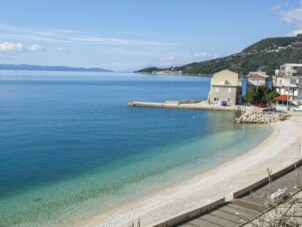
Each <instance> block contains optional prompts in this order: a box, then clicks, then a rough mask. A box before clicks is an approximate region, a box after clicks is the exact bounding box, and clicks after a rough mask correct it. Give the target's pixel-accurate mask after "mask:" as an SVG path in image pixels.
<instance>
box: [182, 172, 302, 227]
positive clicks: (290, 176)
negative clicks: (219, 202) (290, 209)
mask: <svg viewBox="0 0 302 227" xmlns="http://www.w3.org/2000/svg"><path fill="white" fill-rule="evenodd" d="M297 179H299V180H300V182H301V183H302V181H301V180H302V167H301V166H300V167H299V168H298V178H297V177H296V171H295V170H293V171H291V172H289V173H287V174H285V175H283V176H281V177H279V178H278V179H276V180H274V181H273V182H272V184H271V194H272V193H274V192H276V191H277V190H278V189H283V188H287V190H286V193H287V194H288V195H289V196H292V195H293V194H295V193H297V192H298V191H299V189H297V187H296V185H297ZM268 192H269V186H268V184H267V185H264V186H261V187H260V188H258V189H256V190H255V191H254V192H253V193H252V194H248V195H245V196H243V197H241V198H238V199H234V200H232V201H231V202H229V203H226V204H225V205H223V206H221V207H219V208H217V209H215V210H214V211H211V212H209V213H206V214H204V215H201V216H199V217H196V218H194V219H192V220H189V221H187V222H186V223H183V224H181V225H178V226H182V227H192V226H195V227H197V226H198V227H199V226H206V227H218V226H220V227H231V226H244V225H245V223H246V222H247V221H248V220H251V219H254V218H255V217H257V216H259V215H260V214H261V213H263V212H264V211H266V210H268V207H267V205H265V203H266V200H267V197H268Z"/></svg>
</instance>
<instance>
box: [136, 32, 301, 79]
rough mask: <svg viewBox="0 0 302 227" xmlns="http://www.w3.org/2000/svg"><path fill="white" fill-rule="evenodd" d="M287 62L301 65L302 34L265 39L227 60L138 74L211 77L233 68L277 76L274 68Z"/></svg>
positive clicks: (143, 71)
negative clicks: (171, 72)
mask: <svg viewBox="0 0 302 227" xmlns="http://www.w3.org/2000/svg"><path fill="white" fill-rule="evenodd" d="M285 63H302V34H300V35H298V36H296V37H278V38H268V39H263V40H261V41H259V42H257V43H255V44H253V45H251V46H249V47H247V48H245V49H244V50H243V51H242V52H240V53H236V54H232V55H229V56H227V57H222V58H216V59H212V60H209V61H203V62H194V63H191V64H187V65H184V66H178V67H172V68H155V67H151V68H146V69H142V70H138V71H136V72H138V73H152V72H154V71H155V72H156V71H163V70H171V71H182V73H183V74H196V75H209V74H213V73H215V72H217V71H220V70H223V69H230V70H232V71H235V72H238V73H241V74H243V75H244V74H247V73H248V72H250V71H257V70H261V71H264V72H267V74H268V75H274V72H275V69H278V68H279V67H280V65H283V64H285Z"/></svg>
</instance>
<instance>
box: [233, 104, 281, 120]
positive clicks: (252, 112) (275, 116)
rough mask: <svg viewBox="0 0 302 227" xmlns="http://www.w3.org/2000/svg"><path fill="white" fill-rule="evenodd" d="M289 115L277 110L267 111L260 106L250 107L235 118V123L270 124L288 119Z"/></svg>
mask: <svg viewBox="0 0 302 227" xmlns="http://www.w3.org/2000/svg"><path fill="white" fill-rule="evenodd" d="M286 118H287V115H285V114H280V113H276V112H265V111H263V109H259V108H256V107H255V108H249V109H247V110H246V111H245V112H244V113H243V114H242V115H241V116H240V117H238V118H236V119H235V120H234V122H235V123H243V124H252V123H255V124H269V123H274V122H278V121H284V120H286Z"/></svg>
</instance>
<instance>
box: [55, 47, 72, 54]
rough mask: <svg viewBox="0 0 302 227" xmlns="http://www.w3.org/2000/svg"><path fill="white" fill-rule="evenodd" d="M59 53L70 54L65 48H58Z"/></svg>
mask: <svg viewBox="0 0 302 227" xmlns="http://www.w3.org/2000/svg"><path fill="white" fill-rule="evenodd" d="M57 51H59V52H62V53H68V52H69V51H68V50H67V49H66V48H63V47H59V48H57Z"/></svg>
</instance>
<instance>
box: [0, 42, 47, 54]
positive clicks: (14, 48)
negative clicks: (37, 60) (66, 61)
mask: <svg viewBox="0 0 302 227" xmlns="http://www.w3.org/2000/svg"><path fill="white" fill-rule="evenodd" d="M43 50H44V49H43V48H42V47H41V46H39V45H37V44H34V45H32V46H24V45H23V44H22V43H11V42H4V43H0V53H5V54H18V53H26V52H39V51H43Z"/></svg>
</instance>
